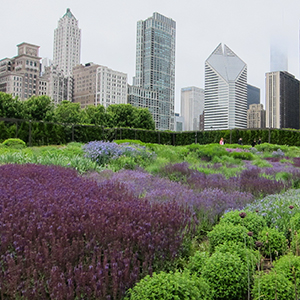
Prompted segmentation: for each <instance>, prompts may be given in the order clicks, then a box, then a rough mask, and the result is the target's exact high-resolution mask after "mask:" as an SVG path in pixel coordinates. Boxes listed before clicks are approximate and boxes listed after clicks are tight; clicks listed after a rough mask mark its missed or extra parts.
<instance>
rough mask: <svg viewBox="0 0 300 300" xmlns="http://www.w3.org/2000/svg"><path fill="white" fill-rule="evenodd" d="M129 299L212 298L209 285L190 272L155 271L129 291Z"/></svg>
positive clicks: (194, 299) (185, 299)
mask: <svg viewBox="0 0 300 300" xmlns="http://www.w3.org/2000/svg"><path fill="white" fill-rule="evenodd" d="M125 299H127V300H155V299H157V300H175V299H176V300H187V299H193V300H198V299H201V300H211V299H212V293H211V290H210V288H209V285H208V284H207V283H206V282H205V281H204V280H203V279H202V278H199V277H197V276H196V275H191V274H190V273H188V272H183V273H180V272H178V271H176V272H174V273H172V272H170V273H165V272H160V273H158V274H157V273H153V275H152V277H151V276H149V275H147V276H146V277H145V278H144V279H142V280H141V281H140V282H138V283H137V284H136V285H135V286H134V287H133V288H132V289H130V290H129V291H128V295H127V297H126V298H125Z"/></svg>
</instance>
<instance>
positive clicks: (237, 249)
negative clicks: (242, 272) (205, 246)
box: [215, 241, 261, 272]
mask: <svg viewBox="0 0 300 300" xmlns="http://www.w3.org/2000/svg"><path fill="white" fill-rule="evenodd" d="M215 252H222V253H235V254H237V255H238V257H239V258H240V259H241V260H242V262H243V263H244V264H245V265H246V266H249V270H252V272H254V271H255V269H256V266H257V263H259V262H260V258H261V255H260V253H259V251H257V250H253V249H249V248H246V247H245V244H242V243H235V242H232V241H229V242H226V243H224V244H222V245H219V246H217V247H216V248H215Z"/></svg>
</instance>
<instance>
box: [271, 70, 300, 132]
mask: <svg viewBox="0 0 300 300" xmlns="http://www.w3.org/2000/svg"><path fill="white" fill-rule="evenodd" d="M299 97H300V96H299V80H297V79H296V78H295V76H294V75H292V74H290V73H288V72H281V71H277V72H269V73H266V127H267V128H294V129H299V126H300V124H299V117H300V115H299V113H300V98H299Z"/></svg>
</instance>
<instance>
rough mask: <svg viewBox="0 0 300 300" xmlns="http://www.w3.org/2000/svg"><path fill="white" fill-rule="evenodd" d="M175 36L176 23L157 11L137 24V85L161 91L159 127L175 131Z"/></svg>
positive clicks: (159, 97) (156, 120) (134, 81)
mask: <svg viewBox="0 0 300 300" xmlns="http://www.w3.org/2000/svg"><path fill="white" fill-rule="evenodd" d="M175 38H176V22H175V21H174V20H172V19H170V18H167V17H165V16H163V15H161V14H159V13H157V12H155V13H153V16H152V17H150V18H148V19H146V20H145V21H138V23H137V38H136V72H135V77H134V80H133V85H134V86H137V87H140V88H143V89H147V90H151V91H156V92H157V93H158V99H159V112H158V119H155V116H154V119H155V125H156V129H159V130H174V103H175ZM150 110H151V109H150Z"/></svg>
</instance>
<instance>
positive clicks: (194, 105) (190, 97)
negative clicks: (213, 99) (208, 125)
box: [181, 86, 204, 131]
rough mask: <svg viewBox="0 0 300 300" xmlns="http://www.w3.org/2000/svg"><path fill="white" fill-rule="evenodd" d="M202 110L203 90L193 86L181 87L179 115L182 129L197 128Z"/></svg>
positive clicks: (190, 129)
mask: <svg viewBox="0 0 300 300" xmlns="http://www.w3.org/2000/svg"><path fill="white" fill-rule="evenodd" d="M203 110H204V90H203V89H200V88H198V87H195V86H191V87H186V88H182V89H181V116H182V117H183V118H184V130H186V131H192V130H199V122H200V115H201V114H202V113H203Z"/></svg>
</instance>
